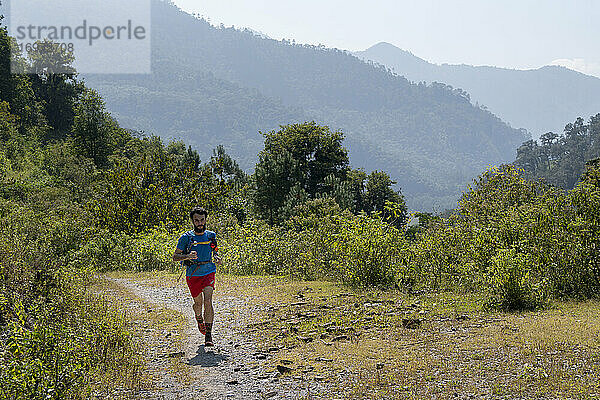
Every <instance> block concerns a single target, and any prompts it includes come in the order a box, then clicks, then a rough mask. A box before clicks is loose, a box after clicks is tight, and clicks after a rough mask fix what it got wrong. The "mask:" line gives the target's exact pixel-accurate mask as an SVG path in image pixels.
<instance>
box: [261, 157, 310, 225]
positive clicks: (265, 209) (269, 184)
mask: <svg viewBox="0 0 600 400" xmlns="http://www.w3.org/2000/svg"><path fill="white" fill-rule="evenodd" d="M298 170H299V168H298V162H297V161H296V160H294V159H293V158H292V155H291V154H290V153H289V152H287V151H282V152H280V153H277V154H270V153H265V152H263V153H261V154H260V155H259V162H258V164H256V168H255V171H254V192H253V196H252V197H253V202H254V206H255V210H256V212H257V214H258V215H259V216H261V217H262V218H264V219H267V220H268V221H269V223H271V224H273V223H275V222H279V221H281V219H282V218H281V216H280V215H279V209H280V208H281V207H282V206H283V205H284V203H285V201H286V198H287V196H288V193H289V192H290V189H291V188H292V187H293V186H294V185H296V184H298V182H299V180H300V177H299V176H298Z"/></svg>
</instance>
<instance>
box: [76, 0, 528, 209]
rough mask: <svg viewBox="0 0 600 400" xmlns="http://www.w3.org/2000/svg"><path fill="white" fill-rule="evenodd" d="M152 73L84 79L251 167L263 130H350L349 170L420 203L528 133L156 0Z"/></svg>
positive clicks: (434, 88)
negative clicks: (394, 185)
mask: <svg viewBox="0 0 600 400" xmlns="http://www.w3.org/2000/svg"><path fill="white" fill-rule="evenodd" d="M153 7H154V9H153V12H152V18H153V25H152V46H153V71H154V73H153V75H149V76H144V75H131V76H107V75H99V76H87V77H86V82H87V83H88V85H90V86H91V87H95V88H97V89H98V90H99V91H100V93H101V94H102V95H103V96H104V97H105V99H106V101H107V105H108V107H109V109H110V110H111V111H112V112H113V113H114V114H115V115H116V116H117V118H118V120H119V121H120V122H121V123H122V124H123V125H125V126H127V127H132V128H136V129H143V130H145V131H148V132H153V133H156V134H159V135H161V136H163V137H169V138H182V139H184V140H185V141H187V142H190V143H193V144H196V145H198V146H199V149H198V150H199V152H200V153H201V155H202V156H203V157H205V158H206V157H208V156H209V155H210V151H211V148H212V146H214V145H215V144H217V143H222V144H224V145H225V147H226V149H228V151H230V153H231V154H232V156H234V157H235V158H237V159H239V160H240V164H241V165H242V166H243V167H244V168H246V169H252V167H253V165H254V162H255V160H256V159H257V153H258V152H259V151H260V150H261V149H262V137H261V136H260V135H259V134H258V131H259V130H261V131H266V130H270V129H275V128H277V126H278V125H279V124H288V123H292V122H295V121H299V120H313V119H314V120H316V121H317V122H319V123H322V124H328V125H330V126H331V127H332V128H333V129H340V130H342V131H343V132H344V133H345V134H346V137H347V140H346V142H345V146H346V147H347V148H348V149H349V151H350V157H351V163H352V165H353V167H364V168H366V169H367V170H372V169H379V170H384V171H387V172H388V173H389V174H390V176H391V177H392V178H393V179H395V180H397V181H398V183H399V186H400V187H401V188H402V190H403V192H404V193H405V195H406V196H407V200H408V203H409V206H410V207H412V208H413V209H431V208H432V207H433V206H437V207H438V208H442V207H450V206H454V205H455V201H456V199H457V198H458V195H459V194H460V191H461V190H463V189H464V188H465V185H466V184H467V183H469V182H470V181H471V179H472V178H473V177H475V176H476V175H478V174H479V173H480V172H481V171H482V170H483V169H485V167H486V166H488V165H489V164H490V163H491V164H494V163H499V162H507V161H512V160H514V157H515V151H516V148H517V147H518V146H519V145H520V144H521V143H522V142H523V141H525V140H526V139H527V137H526V135H525V134H524V133H523V132H522V131H519V130H516V129H512V128H510V127H508V126H507V125H506V124H504V123H503V122H502V121H501V120H500V119H498V118H497V117H495V116H494V115H492V114H491V113H489V112H488V111H486V110H483V109H480V108H477V107H474V106H473V105H472V104H471V103H470V102H469V98H468V95H466V93H464V92H462V91H459V90H453V89H452V88H450V87H448V86H445V85H442V84H435V85H430V86H426V85H423V84H420V85H417V84H413V83H411V82H409V81H407V80H406V79H405V78H403V77H400V76H397V75H395V74H392V73H390V72H389V71H387V70H386V69H385V68H383V67H378V66H374V65H372V64H369V63H365V62H362V61H360V60H359V59H357V58H356V57H354V56H352V55H351V54H350V53H348V52H344V51H340V50H337V49H326V48H322V47H317V46H307V45H296V44H294V43H290V42H289V41H276V40H272V39H266V38H261V37H259V36H257V35H255V34H254V33H252V32H251V31H249V30H246V31H240V30H235V29H233V28H224V27H221V28H217V27H214V26H212V25H210V24H209V23H208V22H206V21H204V20H201V19H197V18H194V17H193V16H191V15H188V14H186V13H184V12H182V11H181V10H179V9H177V8H176V7H174V6H173V5H170V4H167V3H164V2H160V1H156V0H155V1H153Z"/></svg>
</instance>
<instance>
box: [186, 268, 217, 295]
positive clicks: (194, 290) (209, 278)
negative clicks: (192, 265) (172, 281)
mask: <svg viewBox="0 0 600 400" xmlns="http://www.w3.org/2000/svg"><path fill="white" fill-rule="evenodd" d="M185 280H186V281H187V285H188V287H189V288H190V293H191V294H192V297H198V295H199V294H200V293H202V291H203V290H204V288H207V287H209V286H210V287H212V288H213V289H214V288H215V273H214V272H213V273H211V274H208V275H204V276H187V277H186V278H185Z"/></svg>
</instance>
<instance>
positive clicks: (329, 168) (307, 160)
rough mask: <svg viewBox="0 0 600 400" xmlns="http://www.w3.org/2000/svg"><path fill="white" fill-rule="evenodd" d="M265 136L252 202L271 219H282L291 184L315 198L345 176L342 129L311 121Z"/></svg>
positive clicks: (286, 127)
mask: <svg viewBox="0 0 600 400" xmlns="http://www.w3.org/2000/svg"><path fill="white" fill-rule="evenodd" d="M264 136H265V148H264V150H263V151H262V152H261V153H260V154H259V162H258V164H257V165H256V168H255V173H254V184H255V190H254V193H255V195H254V203H255V208H256V211H257V212H258V214H259V215H260V216H262V217H263V218H265V219H268V220H269V221H270V222H271V223H274V222H278V221H281V220H282V215H280V208H281V207H283V206H284V204H285V203H286V202H288V203H289V202H290V201H292V202H293V200H292V198H290V199H288V195H289V193H290V190H291V189H292V187H296V189H295V191H296V192H297V193H302V196H301V197H302V198H304V197H305V196H304V194H306V195H307V196H308V197H307V198H308V199H314V198H317V197H319V196H323V195H327V194H329V193H330V192H332V190H333V189H334V188H335V187H336V186H337V187H339V186H340V184H339V182H340V181H345V180H346V174H347V171H348V164H349V161H348V152H347V150H346V149H345V148H344V147H343V146H342V141H343V139H344V135H343V134H342V133H341V132H331V131H330V130H329V127H327V126H319V125H317V124H316V123H315V122H314V121H313V122H305V123H302V124H292V125H285V126H281V129H280V130H279V131H271V132H269V133H266V134H264ZM336 182H338V183H336ZM338 192H339V191H338ZM340 193H341V192H340ZM292 197H293V198H294V199H295V198H297V196H292ZM288 200H289V201H288ZM290 204H291V203H290ZM288 205H289V204H288ZM288 208H289V207H288Z"/></svg>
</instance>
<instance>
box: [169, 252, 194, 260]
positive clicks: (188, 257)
mask: <svg viewBox="0 0 600 400" xmlns="http://www.w3.org/2000/svg"><path fill="white" fill-rule="evenodd" d="M196 257H198V254H197V253H196V252H195V251H192V252H190V254H183V250H181V249H175V253H173V261H185V260H195V259H196Z"/></svg>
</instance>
